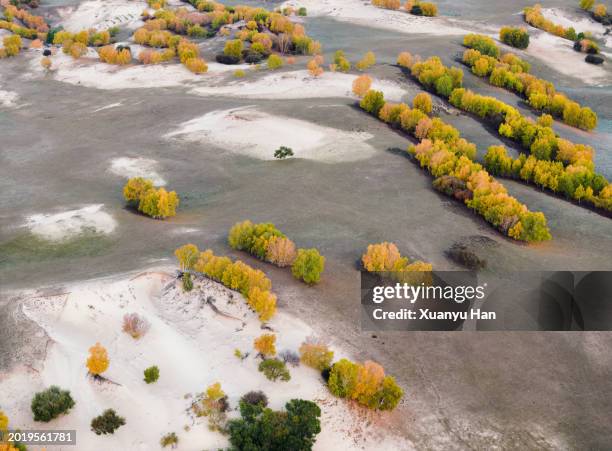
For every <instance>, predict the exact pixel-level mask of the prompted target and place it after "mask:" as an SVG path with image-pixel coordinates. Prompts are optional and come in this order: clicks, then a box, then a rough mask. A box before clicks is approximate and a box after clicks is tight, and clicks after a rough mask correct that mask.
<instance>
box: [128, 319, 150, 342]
mask: <svg viewBox="0 0 612 451" xmlns="http://www.w3.org/2000/svg"><path fill="white" fill-rule="evenodd" d="M149 327H150V324H149V322H148V321H147V320H146V319H145V318H144V317H142V316H140V315H139V314H138V313H126V314H125V315H123V332H125V333H127V334H130V335H131V336H132V338H140V337H142V336H143V335H144V334H146V333H147V331H148V330H149Z"/></svg>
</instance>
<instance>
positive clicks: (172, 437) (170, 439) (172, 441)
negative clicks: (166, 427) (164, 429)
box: [159, 432, 179, 449]
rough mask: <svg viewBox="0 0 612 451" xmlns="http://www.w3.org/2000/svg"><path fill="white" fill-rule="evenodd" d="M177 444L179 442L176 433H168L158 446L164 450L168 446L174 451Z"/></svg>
mask: <svg viewBox="0 0 612 451" xmlns="http://www.w3.org/2000/svg"><path fill="white" fill-rule="evenodd" d="M178 442H179V439H178V436H177V435H176V433H174V432H169V433H168V434H166V435H164V436H163V437H162V438H161V440H160V441H159V444H160V445H161V447H162V448H165V447H166V446H170V447H172V449H174V448H176V446H177V445H178Z"/></svg>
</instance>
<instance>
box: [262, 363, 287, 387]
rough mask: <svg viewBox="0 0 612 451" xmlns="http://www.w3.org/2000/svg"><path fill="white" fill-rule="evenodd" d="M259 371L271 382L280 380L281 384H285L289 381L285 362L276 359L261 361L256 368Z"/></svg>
mask: <svg viewBox="0 0 612 451" xmlns="http://www.w3.org/2000/svg"><path fill="white" fill-rule="evenodd" d="M258 369H259V371H260V372H262V373H264V375H265V376H266V377H267V378H268V379H270V380H271V381H276V380H278V379H280V380H281V381H283V382H287V381H288V380H290V379H291V374H289V370H288V369H287V367H286V365H285V362H283V361H282V360H278V359H266V360H263V361H262V362H261V363H260V364H259V367H258Z"/></svg>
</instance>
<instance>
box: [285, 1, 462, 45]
mask: <svg viewBox="0 0 612 451" xmlns="http://www.w3.org/2000/svg"><path fill="white" fill-rule="evenodd" d="M285 6H292V7H294V8H299V7H301V6H305V7H306V8H307V9H308V15H309V16H329V17H331V18H333V19H335V20H339V21H342V22H350V23H354V24H357V25H362V26H365V27H373V28H382V29H385V30H392V31H397V32H400V33H406V34H418V33H424V34H432V35H439V36H447V35H460V34H466V33H469V32H470V29H469V25H467V24H466V23H465V21H462V22H459V21H456V20H452V19H449V18H445V17H422V16H414V15H412V14H409V13H408V12H407V11H405V10H403V9H402V10H395V11H394V10H389V9H382V8H377V7H376V6H374V5H372V4H371V3H370V2H369V1H364V0H289V1H287V2H285V3H283V4H282V5H281V7H285ZM471 31H472V32H473V29H472V30H471Z"/></svg>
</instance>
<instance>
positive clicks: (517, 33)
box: [499, 27, 529, 49]
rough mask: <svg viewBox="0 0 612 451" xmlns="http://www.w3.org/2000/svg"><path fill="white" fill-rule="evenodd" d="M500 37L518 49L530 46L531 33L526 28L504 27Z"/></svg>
mask: <svg viewBox="0 0 612 451" xmlns="http://www.w3.org/2000/svg"><path fill="white" fill-rule="evenodd" d="M499 39H500V40H501V41H502V42H503V43H505V44H508V45H510V46H512V47H516V48H517V49H526V48H527V47H528V46H529V33H527V30H525V29H524V28H511V27H502V29H501V30H499Z"/></svg>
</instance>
